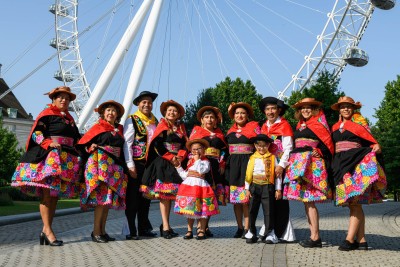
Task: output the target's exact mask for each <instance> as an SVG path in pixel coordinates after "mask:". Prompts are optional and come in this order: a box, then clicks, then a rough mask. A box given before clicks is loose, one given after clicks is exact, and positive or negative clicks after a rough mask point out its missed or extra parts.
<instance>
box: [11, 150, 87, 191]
mask: <svg viewBox="0 0 400 267" xmlns="http://www.w3.org/2000/svg"><path fill="white" fill-rule="evenodd" d="M80 160H81V159H80V158H79V157H77V156H74V155H72V154H69V153H67V152H65V151H59V150H58V149H53V150H52V151H50V153H49V154H48V155H47V157H46V159H44V160H43V161H41V162H39V163H20V164H19V165H18V166H17V168H16V170H15V172H14V175H13V177H12V184H11V185H12V186H17V187H20V188H21V191H22V192H24V193H25V194H28V195H33V196H41V195H42V189H43V188H48V189H50V195H51V196H53V197H65V198H72V197H75V196H76V195H77V194H78V193H79V162H80Z"/></svg>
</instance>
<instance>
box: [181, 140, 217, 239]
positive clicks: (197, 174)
mask: <svg viewBox="0 0 400 267" xmlns="http://www.w3.org/2000/svg"><path fill="white" fill-rule="evenodd" d="M208 147H209V143H208V142H207V141H206V140H204V139H192V140H190V141H188V142H187V143H186V148H187V149H188V151H190V152H191V154H192V157H191V159H190V160H189V162H188V165H187V169H186V170H184V169H183V168H182V167H181V166H179V167H177V171H178V173H179V175H180V176H181V177H182V179H183V182H182V184H181V185H180V186H179V190H178V193H177V196H176V202H175V207H174V212H175V213H177V214H181V215H184V216H186V217H187V218H188V231H187V233H186V235H185V236H184V237H183V238H184V239H192V238H193V223H194V220H195V219H198V220H199V227H198V231H197V237H196V239H197V240H202V239H205V238H206V233H205V231H206V226H207V220H208V218H210V216H213V215H216V214H218V213H219V209H218V201H217V198H216V197H215V194H214V190H213V189H212V187H211V185H210V183H212V182H213V180H212V177H211V173H210V171H211V163H210V161H209V160H208V159H207V157H206V156H205V150H206V149H207V148H208Z"/></svg>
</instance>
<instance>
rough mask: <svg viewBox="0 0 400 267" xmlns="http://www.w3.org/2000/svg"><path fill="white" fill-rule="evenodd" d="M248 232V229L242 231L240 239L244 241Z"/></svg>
mask: <svg viewBox="0 0 400 267" xmlns="http://www.w3.org/2000/svg"><path fill="white" fill-rule="evenodd" d="M248 232H249V229H244V231H243V233H242V239H246V234H247V233H248Z"/></svg>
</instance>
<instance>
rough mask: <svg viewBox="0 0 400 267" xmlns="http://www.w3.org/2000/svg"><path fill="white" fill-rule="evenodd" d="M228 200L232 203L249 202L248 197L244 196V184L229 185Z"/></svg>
mask: <svg viewBox="0 0 400 267" xmlns="http://www.w3.org/2000/svg"><path fill="white" fill-rule="evenodd" d="M229 202H230V203H232V204H244V203H249V198H248V197H246V189H244V186H235V185H231V186H230V187H229Z"/></svg>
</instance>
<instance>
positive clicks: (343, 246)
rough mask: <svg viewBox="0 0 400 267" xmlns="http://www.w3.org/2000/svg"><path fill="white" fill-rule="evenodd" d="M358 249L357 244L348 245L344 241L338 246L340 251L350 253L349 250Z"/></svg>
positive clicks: (347, 242) (348, 243)
mask: <svg viewBox="0 0 400 267" xmlns="http://www.w3.org/2000/svg"><path fill="white" fill-rule="evenodd" d="M357 247H358V243H357V242H354V243H350V242H349V241H347V240H344V241H343V243H342V244H341V245H340V246H339V250H341V251H350V250H355V249H357Z"/></svg>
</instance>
